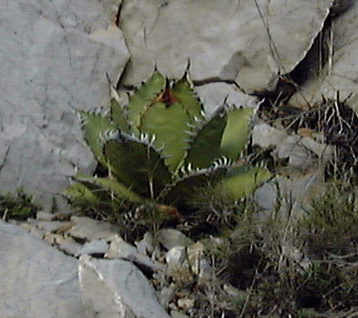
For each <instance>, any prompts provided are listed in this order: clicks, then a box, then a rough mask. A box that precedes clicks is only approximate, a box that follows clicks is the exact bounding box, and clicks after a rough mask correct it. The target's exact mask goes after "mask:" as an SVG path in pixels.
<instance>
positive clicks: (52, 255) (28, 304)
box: [0, 221, 95, 318]
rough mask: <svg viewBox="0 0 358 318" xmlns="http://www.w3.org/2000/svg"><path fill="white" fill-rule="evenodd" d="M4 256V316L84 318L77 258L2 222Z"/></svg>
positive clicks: (0, 312) (0, 307)
mask: <svg viewBox="0 0 358 318" xmlns="http://www.w3.org/2000/svg"><path fill="white" fill-rule="evenodd" d="M0 255H1V257H0V286H1V288H0V317H7V318H10V317H21V318H49V317H56V318H68V317H71V318H83V317H84V307H83V305H82V301H81V296H80V290H79V284H78V280H77V261H76V260H75V259H73V258H71V257H69V256H66V255H64V254H62V253H61V252H59V251H57V250H55V249H53V248H51V247H50V246H48V244H46V243H45V242H43V241H42V240H40V239H38V238H36V237H34V236H32V235H30V234H28V233H26V232H25V231H24V230H22V229H20V228H19V227H17V226H16V225H12V224H6V223H4V222H2V221H0ZM88 317H90V316H88ZM94 317H95V316H91V318H94Z"/></svg>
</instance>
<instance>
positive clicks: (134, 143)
mask: <svg viewBox="0 0 358 318" xmlns="http://www.w3.org/2000/svg"><path fill="white" fill-rule="evenodd" d="M104 154H105V157H106V159H107V160H108V162H109V164H110V166H111V169H112V171H111V172H112V173H113V174H114V175H115V177H116V178H117V180H118V181H119V182H122V183H123V184H125V185H126V186H127V187H128V188H129V189H130V190H133V191H134V192H137V193H139V194H140V195H143V196H145V197H148V198H151V199H154V198H155V197H156V196H157V194H158V193H159V192H160V191H161V190H162V189H163V187H164V185H165V184H167V183H168V182H169V180H170V178H171V174H170V172H169V171H168V168H167V167H166V166H165V164H164V160H163V158H162V157H161V155H160V154H159V153H158V152H157V151H156V150H155V148H154V147H153V145H152V144H151V143H150V142H148V141H147V140H144V139H139V138H136V137H134V136H130V135H127V134H120V135H119V138H118V139H113V140H109V141H107V142H106V143H105V145H104Z"/></svg>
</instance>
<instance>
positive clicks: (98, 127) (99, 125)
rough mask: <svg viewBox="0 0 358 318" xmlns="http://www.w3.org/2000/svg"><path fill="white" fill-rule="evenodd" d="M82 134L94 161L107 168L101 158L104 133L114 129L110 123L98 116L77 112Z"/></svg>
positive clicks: (102, 157)
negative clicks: (94, 158)
mask: <svg viewBox="0 0 358 318" xmlns="http://www.w3.org/2000/svg"><path fill="white" fill-rule="evenodd" d="M79 115H80V118H81V122H82V128H83V132H84V139H85V141H86V143H87V145H88V146H89V147H90V148H91V150H92V152H93V154H94V156H95V157H96V159H97V160H98V161H99V162H100V163H101V164H102V165H103V166H107V162H106V159H105V158H104V156H103V151H102V150H103V144H104V138H103V136H104V133H105V132H106V131H108V130H111V129H115V128H116V127H115V125H114V124H113V123H111V121H110V120H109V119H108V118H106V117H103V116H102V115H100V114H95V113H91V112H84V111H79Z"/></svg>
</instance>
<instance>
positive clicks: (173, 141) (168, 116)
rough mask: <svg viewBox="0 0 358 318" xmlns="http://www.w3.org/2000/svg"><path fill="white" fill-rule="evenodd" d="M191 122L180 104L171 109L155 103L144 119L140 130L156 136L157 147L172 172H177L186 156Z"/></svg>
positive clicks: (174, 104)
mask: <svg viewBox="0 0 358 318" xmlns="http://www.w3.org/2000/svg"><path fill="white" fill-rule="evenodd" d="M189 122H190V116H189V114H188V113H187V112H186V111H185V110H184V109H183V107H182V106H181V105H180V104H179V103H178V102H174V103H173V104H172V105H170V106H169V107H167V106H166V105H165V104H164V103H155V104H154V105H153V106H151V107H150V108H149V109H148V110H147V111H146V113H145V114H144V115H143V117H142V122H141V126H140V130H141V131H142V132H143V133H147V134H149V135H150V136H155V145H156V147H157V148H159V149H163V150H162V154H163V156H164V158H165V163H166V165H167V166H168V167H169V169H170V170H171V171H176V169H177V168H178V167H179V166H180V163H181V162H182V160H183V159H184V156H185V154H186V150H187V148H188V138H189V134H188V131H190V127H189V126H188V123H189Z"/></svg>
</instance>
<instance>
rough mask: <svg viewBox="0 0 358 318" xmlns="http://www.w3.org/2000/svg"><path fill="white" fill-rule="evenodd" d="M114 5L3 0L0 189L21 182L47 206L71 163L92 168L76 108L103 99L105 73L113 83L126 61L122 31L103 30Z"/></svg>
mask: <svg viewBox="0 0 358 318" xmlns="http://www.w3.org/2000/svg"><path fill="white" fill-rule="evenodd" d="M119 4H120V0H106V1H99V0H78V1H70V0H58V1H50V2H49V1H44V0H31V1H27V0H19V1H5V2H3V3H2V5H1V12H0V21H1V22H0V26H1V27H0V47H1V50H0V71H1V73H2V74H3V76H1V78H0V96H1V98H0V131H1V135H2V137H1V141H0V149H1V150H0V164H1V165H3V166H2V169H1V173H0V191H13V190H15V189H16V188H18V187H20V186H23V187H24V189H25V191H27V192H30V193H33V194H35V195H36V197H35V198H36V199H37V201H38V202H40V203H41V204H42V205H43V206H44V208H45V209H46V210H49V209H50V207H51V205H52V202H53V201H52V198H53V196H54V195H55V194H57V193H60V192H61V191H62V190H63V189H64V188H65V187H67V185H68V177H69V176H71V175H74V174H75V173H76V171H75V168H74V167H75V166H78V167H79V168H80V169H81V170H82V171H84V172H90V171H92V169H93V168H94V166H95V162H94V160H93V156H92V154H91V152H90V151H89V149H88V148H87V146H86V145H85V143H84V141H83V138H82V131H81V130H80V125H79V121H78V119H77V116H76V109H92V108H93V107H98V106H101V105H107V104H108V103H109V96H110V94H109V84H108V80H107V76H106V74H108V77H109V78H110V79H111V81H112V82H113V83H116V81H117V80H118V78H119V76H120V74H121V72H122V70H123V69H124V67H125V65H126V63H127V60H128V57H129V53H128V50H127V48H126V45H125V42H124V38H123V36H122V33H121V31H120V30H115V31H114V32H112V31H111V32H112V33H113V35H112V36H109V35H108V32H109V31H108V30H112V29H113V27H112V29H108V27H109V26H110V25H111V24H112V21H113V19H114V17H115V14H116V12H117V11H118V6H119ZM116 8H117V9H116ZM101 30H103V31H101ZM101 32H102V33H101ZM101 34H102V35H101ZM107 39H109V40H107ZM5 74H6V75H5ZM59 201H61V200H60V199H59ZM61 204H62V203H61Z"/></svg>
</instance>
